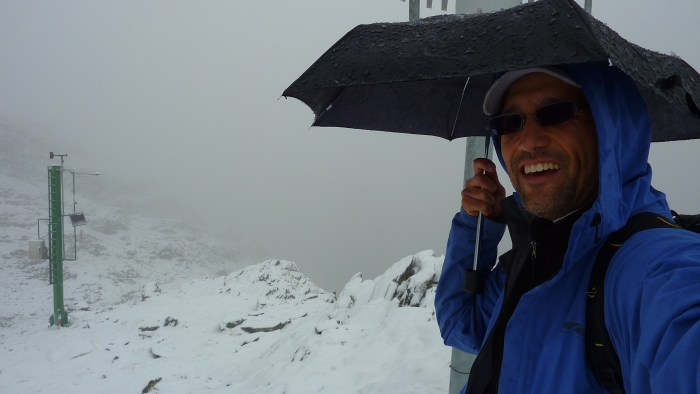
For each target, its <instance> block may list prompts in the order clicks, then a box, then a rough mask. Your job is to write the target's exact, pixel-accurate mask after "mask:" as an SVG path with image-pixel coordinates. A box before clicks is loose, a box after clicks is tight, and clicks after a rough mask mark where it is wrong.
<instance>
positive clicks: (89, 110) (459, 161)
mask: <svg viewBox="0 0 700 394" xmlns="http://www.w3.org/2000/svg"><path fill="white" fill-rule="evenodd" d="M421 2H422V3H423V8H422V10H421V12H422V16H425V15H427V14H439V13H440V10H439V4H440V2H439V1H435V2H434V3H435V5H436V6H435V8H434V9H433V10H427V9H426V8H425V1H421ZM582 3H583V1H581V2H580V4H582ZM450 11H451V12H453V11H454V0H450ZM593 15H594V16H595V17H597V18H598V19H601V20H602V21H604V22H605V23H607V24H608V25H609V26H610V27H612V28H613V29H614V30H616V31H617V32H618V33H620V34H621V35H622V36H623V37H625V38H627V39H629V40H631V41H633V42H635V43H637V44H639V45H642V46H644V47H647V48H650V49H653V50H656V51H659V52H663V53H671V52H673V53H675V54H677V55H678V56H680V57H682V58H683V59H684V60H685V61H687V62H688V63H689V64H690V65H691V66H693V67H695V68H696V69H700V51H698V50H697V45H698V37H700V24H698V23H697V17H698V16H699V15H700V2H698V1H697V0H665V1H663V2H661V1H658V0H657V1H650V0H644V1H642V0H639V1H630V0H594V1H593ZM407 18H408V3H407V2H402V1H400V0H297V1H290V0H287V1H282V0H274V1H273V0H255V1H253V0H247V1H244V0H235V1H206V2H199V1H198V2H195V1H187V2H185V1H170V0H169V1H141V0H139V1H113V2H103V1H82V2H79V1H60V2H57V1H44V2H39V1H9V0H0V118H2V119H5V120H7V121H10V122H12V123H14V124H17V125H24V126H26V127H29V128H31V129H36V130H41V131H44V132H48V133H49V134H50V135H51V136H52V137H51V141H50V142H51V143H52V146H55V147H56V150H57V151H60V150H62V151H65V152H68V153H69V154H71V156H70V157H69V158H70V165H71V166H72V167H73V168H81V169H86V170H99V171H101V172H102V174H103V176H102V177H101V182H108V181H109V179H114V180H115V181H114V182H115V183H116V182H117V180H121V181H123V180H127V181H128V182H129V183H130V184H133V185H142V186H143V185H146V186H144V187H146V188H150V189H151V190H155V191H157V192H158V193H162V194H163V195H169V196H170V198H172V199H175V200H180V201H183V202H185V203H186V204H187V208H183V206H182V205H173V208H172V209H170V206H169V205H166V204H163V205H164V206H161V207H160V209H161V211H163V210H165V211H172V212H171V213H172V215H173V216H176V217H184V218H188V220H192V218H193V217H197V218H198V219H197V220H198V221H200V222H201V223H204V224H206V228H208V229H209V230H210V231H212V232H217V233H219V234H223V236H225V237H228V239H231V240H234V239H237V238H236V237H243V238H245V239H248V240H250V241H252V242H254V243H255V244H256V245H257V246H258V247H259V249H260V250H258V255H257V258H261V259H262V258H279V259H287V260H292V261H295V262H297V263H298V264H299V265H300V266H301V268H302V270H303V271H304V272H305V273H306V274H307V275H308V276H310V277H311V278H312V280H314V281H315V282H316V283H317V284H318V285H320V286H321V287H323V288H326V289H328V290H340V289H341V288H342V285H343V284H344V283H346V282H347V280H348V279H349V278H350V277H351V276H352V275H353V274H354V273H356V272H358V271H362V272H363V273H364V274H365V277H366V278H373V277H374V276H376V275H378V274H380V273H381V272H383V271H384V270H386V269H387V268H388V266H389V265H390V264H392V263H394V262H396V261H398V260H399V259H401V258H402V257H404V256H407V255H409V254H413V253H416V252H419V251H421V250H424V249H434V250H435V251H436V252H437V253H439V254H442V253H444V249H445V242H446V238H447V233H448V231H449V226H450V220H451V218H452V216H453V215H454V213H455V212H457V210H458V209H459V201H460V190H461V183H462V173H463V165H464V144H465V142H464V140H457V141H454V142H451V143H450V142H447V141H444V140H441V139H437V138H433V137H424V136H413V135H410V136H408V135H399V134H393V133H380V132H371V131H361V130H350V129H331V128H318V129H316V128H309V125H310V124H311V122H312V121H313V114H312V112H311V110H310V109H308V108H307V107H306V106H305V105H304V104H302V103H301V102H299V101H296V100H294V99H289V100H286V99H284V98H282V99H279V97H280V95H281V93H282V92H283V91H284V89H285V88H286V87H287V86H289V85H290V84H291V83H292V82H293V81H294V80H295V79H296V78H297V77H298V76H299V75H301V73H303V72H304V71H305V70H306V69H307V68H308V67H309V66H310V65H311V64H312V63H313V62H314V61H315V60H316V59H317V58H318V57H319V56H320V55H322V54H323V52H325V50H326V49H328V48H329V47H330V46H331V45H332V44H333V43H335V42H336V41H337V40H338V39H340V38H341V37H342V36H343V35H344V34H345V33H346V32H348V31H349V30H350V29H352V28H353V27H355V26H356V25H358V24H363V23H372V22H387V21H388V22H394V21H404V20H407ZM699 149H700V144H698V143H697V142H690V143H689V142H683V143H664V144H659V145H656V146H654V147H653V148H652V157H651V158H650V162H651V163H652V167H653V168H654V178H653V179H654V182H653V183H654V185H655V186H656V187H657V188H659V189H661V190H663V191H665V192H666V193H667V195H668V198H669V201H670V203H671V205H672V208H674V209H676V210H678V211H679V212H687V213H700V199H699V198H698V194H699V193H698V192H699V191H700V172H699V171H698V168H700V155H699V154H698V153H697V152H698V151H699ZM37 160H45V158H37ZM502 178H503V177H502ZM121 181H120V182H121ZM232 242H233V241H232Z"/></svg>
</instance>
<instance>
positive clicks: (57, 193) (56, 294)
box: [29, 152, 100, 327]
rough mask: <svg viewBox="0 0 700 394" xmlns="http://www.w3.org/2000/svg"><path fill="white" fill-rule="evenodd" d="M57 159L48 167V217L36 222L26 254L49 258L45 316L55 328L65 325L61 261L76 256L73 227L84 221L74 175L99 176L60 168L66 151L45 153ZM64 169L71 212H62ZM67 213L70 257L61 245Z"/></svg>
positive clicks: (74, 230) (66, 316)
mask: <svg viewBox="0 0 700 394" xmlns="http://www.w3.org/2000/svg"><path fill="white" fill-rule="evenodd" d="M55 157H60V158H61V164H60V165H51V166H49V167H48V180H49V218H48V219H39V220H38V221H37V224H38V225H37V236H38V239H37V240H36V241H30V242H29V257H30V258H32V259H41V260H45V259H48V260H49V283H50V284H52V285H53V313H52V314H51V316H50V317H49V326H53V325H56V326H58V327H62V326H66V325H68V313H67V312H66V308H65V305H64V301H63V261H65V260H76V259H77V257H78V256H77V237H76V235H77V234H76V229H75V228H76V227H78V226H83V225H85V224H87V222H86V221H85V215H84V214H83V213H82V212H75V206H76V204H77V203H76V202H75V175H76V174H77V175H100V173H99V172H95V173H80V172H76V171H73V170H68V169H65V168H63V162H64V160H65V158H66V157H68V155H67V154H64V155H55V154H54V153H53V152H50V153H49V158H51V159H53V158H55ZM64 172H68V173H70V174H72V175H73V213H72V214H68V215H64V213H63V173H64ZM66 216H68V217H69V218H70V220H71V224H72V225H73V258H66V256H65V245H64V241H63V233H64V231H63V230H64V228H63V219H64V217H66ZM42 221H47V222H48V234H47V235H45V236H44V237H42V236H41V226H40V224H41V222H42ZM46 237H48V239H49V247H48V249H47V248H46V246H45V245H46V244H45V243H44V239H43V238H46Z"/></svg>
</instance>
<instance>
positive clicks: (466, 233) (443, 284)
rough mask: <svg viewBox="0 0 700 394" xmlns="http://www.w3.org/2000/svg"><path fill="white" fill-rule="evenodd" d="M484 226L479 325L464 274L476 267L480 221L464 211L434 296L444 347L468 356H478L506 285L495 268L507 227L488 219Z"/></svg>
mask: <svg viewBox="0 0 700 394" xmlns="http://www.w3.org/2000/svg"><path fill="white" fill-rule="evenodd" d="M482 223H483V232H482V236H481V252H480V256H479V263H478V270H479V271H482V272H486V289H485V291H484V294H480V295H477V296H476V307H477V315H476V316H477V318H476V321H474V318H473V316H474V312H473V305H474V300H473V297H474V296H472V295H471V294H467V293H465V292H464V290H463V281H464V270H465V269H471V268H472V267H473V264H474V243H475V242H476V224H477V218H476V217H474V216H470V215H468V214H467V213H466V212H465V211H464V210H463V209H462V210H460V212H459V213H458V214H457V215H455V217H454V219H453V220H452V228H451V229H450V236H449V238H448V240H447V251H446V252H445V262H444V264H443V267H442V273H441V274H440V280H439V281H438V285H437V290H436V294H435V312H436V316H437V322H438V325H439V326H440V333H441V334H442V338H443V340H444V342H445V345H448V346H452V347H455V348H457V349H460V350H462V351H464V352H468V353H477V352H478V351H479V350H480V349H481V344H482V342H483V339H484V336H485V335H486V329H487V327H488V323H489V321H490V319H491V314H492V312H493V309H494V306H495V305H496V301H497V300H498V298H499V296H500V294H501V291H502V289H503V286H504V283H505V274H504V272H503V270H502V269H501V268H500V266H499V267H496V268H495V269H493V270H492V268H493V266H494V264H495V262H496V257H497V254H498V243H499V242H500V241H501V238H502V237H503V233H504V231H505V228H506V225H505V224H500V223H496V222H494V221H491V220H489V219H485V220H483V222H482Z"/></svg>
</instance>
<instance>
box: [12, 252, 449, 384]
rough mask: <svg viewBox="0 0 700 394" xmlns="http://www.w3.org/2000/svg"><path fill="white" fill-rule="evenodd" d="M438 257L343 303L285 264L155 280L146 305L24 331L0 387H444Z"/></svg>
mask: <svg viewBox="0 0 700 394" xmlns="http://www.w3.org/2000/svg"><path fill="white" fill-rule="evenodd" d="M441 265H442V257H434V255H433V253H432V252H431V251H425V252H422V253H419V254H417V255H415V256H409V257H407V258H405V259H403V260H401V261H399V262H398V263H396V264H394V265H393V266H392V267H391V268H390V269H389V270H388V271H387V272H386V273H385V274H383V275H382V276H380V277H378V278H376V279H375V280H362V278H361V276H360V275H359V274H358V275H356V276H355V277H353V279H352V280H351V281H350V282H349V283H348V284H347V285H346V286H345V289H344V290H343V291H342V292H341V294H340V295H339V296H338V298H337V300H336V297H335V296H334V295H333V294H332V293H328V292H325V291H323V290H322V289H320V288H318V287H317V286H315V285H314V284H313V283H312V282H311V281H310V280H309V279H308V278H307V277H306V276H304V275H303V273H301V271H300V270H299V268H298V267H297V265H296V264H294V263H291V262H287V261H279V260H268V261H266V262H263V263H261V264H257V265H252V266H248V267H246V268H244V269H242V270H238V271H235V272H233V273H231V274H229V275H227V276H220V277H217V278H205V279H198V280H194V281H191V282H189V283H186V284H185V285H183V286H182V287H181V288H180V289H179V290H170V291H167V290H163V289H160V287H159V286H156V284H153V283H152V284H150V286H147V290H148V291H146V292H145V293H144V296H145V297H144V298H145V300H143V301H136V302H131V303H125V304H120V305H115V306H111V307H106V308H100V309H97V310H94V311H75V312H73V313H72V315H73V317H74V324H73V326H71V327H68V328H62V329H56V328H52V329H49V328H46V327H45V326H42V325H41V324H39V322H37V324H36V325H34V326H31V325H29V324H27V325H25V326H24V327H23V328H22V330H21V331H17V330H15V333H16V336H15V335H12V336H7V337H6V338H5V339H4V340H5V342H4V343H3V344H2V345H1V348H0V351H2V353H3V354H4V357H2V359H0V370H1V373H0V392H3V393H4V392H52V393H72V394H79V393H138V392H141V391H140V390H143V389H144V388H145V387H146V386H147V385H148V383H149V381H151V380H156V379H159V378H160V379H162V380H160V381H158V383H157V384H155V386H154V389H153V392H162V393H200V392H211V393H290V394H291V393H393V392H397V393H398V392H401V393H444V392H446V390H447V382H448V371H449V369H448V362H449V350H448V349H447V348H446V347H444V346H443V345H442V343H441V340H440V336H439V333H438V329H437V324H436V323H435V318H434V309H433V308H432V300H433V298H434V291H435V288H434V286H435V284H436V283H435V281H436V278H437V275H438V274H439V270H440V268H441ZM157 289H160V291H157ZM402 305H403V306H402ZM38 320H42V321H43V318H42V319H38ZM27 323H29V322H27ZM6 330H7V328H6ZM50 382H61V384H59V385H52V384H50ZM49 387H51V388H50V389H49ZM42 390H43V391H42Z"/></svg>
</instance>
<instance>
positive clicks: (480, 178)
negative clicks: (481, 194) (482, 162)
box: [464, 173, 499, 193]
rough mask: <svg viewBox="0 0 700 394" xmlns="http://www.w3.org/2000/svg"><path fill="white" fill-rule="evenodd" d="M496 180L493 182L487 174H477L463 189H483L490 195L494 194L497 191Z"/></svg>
mask: <svg viewBox="0 0 700 394" xmlns="http://www.w3.org/2000/svg"><path fill="white" fill-rule="evenodd" d="M497 181H498V178H496V182H494V180H493V178H491V177H489V176H488V173H486V174H481V173H477V174H476V175H474V177H473V178H472V179H470V180H468V181H467V183H466V184H464V188H465V189H471V188H477V189H484V190H488V191H489V192H491V193H495V192H496V190H498V185H499V184H498V183H497Z"/></svg>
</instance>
